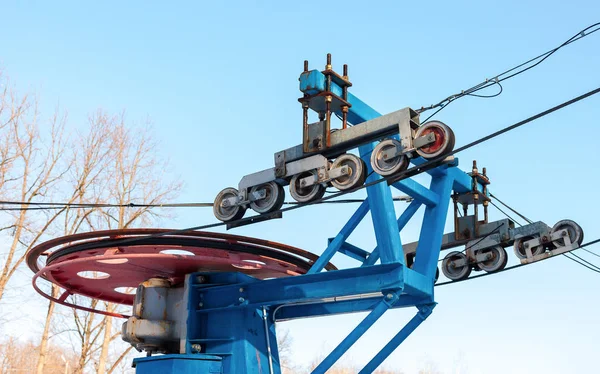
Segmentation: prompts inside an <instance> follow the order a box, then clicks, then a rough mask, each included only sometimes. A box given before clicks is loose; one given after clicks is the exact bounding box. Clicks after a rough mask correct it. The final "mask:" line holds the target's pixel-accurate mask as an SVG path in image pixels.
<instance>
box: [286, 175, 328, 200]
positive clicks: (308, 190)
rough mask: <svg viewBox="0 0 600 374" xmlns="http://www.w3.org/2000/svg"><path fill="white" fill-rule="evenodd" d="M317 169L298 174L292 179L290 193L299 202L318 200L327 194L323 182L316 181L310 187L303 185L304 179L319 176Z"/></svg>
mask: <svg viewBox="0 0 600 374" xmlns="http://www.w3.org/2000/svg"><path fill="white" fill-rule="evenodd" d="M317 174H318V173H317V171H316V170H311V171H307V172H304V173H300V174H296V175H294V176H293V177H292V179H291V180H290V195H291V196H292V198H293V199H294V200H296V201H297V202H299V203H307V202H309V201H313V200H317V199H320V198H322V197H323V195H324V194H325V187H324V186H323V185H322V184H321V183H315V184H313V185H310V186H308V187H305V186H303V185H302V179H304V178H307V177H310V176H314V177H315V179H316V177H317Z"/></svg>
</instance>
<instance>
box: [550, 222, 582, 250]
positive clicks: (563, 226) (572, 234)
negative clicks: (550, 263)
mask: <svg viewBox="0 0 600 374" xmlns="http://www.w3.org/2000/svg"><path fill="white" fill-rule="evenodd" d="M560 230H567V232H568V233H569V240H571V243H577V244H578V245H581V243H583V229H582V228H581V226H579V225H578V224H577V223H575V222H574V221H571V220H570V219H563V220H562V221H558V222H557V223H556V224H555V225H554V226H553V227H552V231H551V233H552V234H554V233H555V232H557V231H560ZM552 244H553V245H554V246H555V247H556V248H560V247H564V246H565V240H564V239H556V240H553V241H552Z"/></svg>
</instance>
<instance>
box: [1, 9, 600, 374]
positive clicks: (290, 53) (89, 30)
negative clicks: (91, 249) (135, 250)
mask: <svg viewBox="0 0 600 374" xmlns="http://www.w3.org/2000/svg"><path fill="white" fill-rule="evenodd" d="M599 10H600V6H599V5H598V2H595V1H569V2H564V1H543V2H542V1H529V2H524V1H502V2H499V1H489V2H479V1H472V2H471V1H469V2H460V1H459V2H440V3H438V4H434V3H422V2H412V3H406V4H405V3H402V2H386V1H383V2H352V1H346V2H336V1H329V2H327V3H322V2H310V1H308V2H302V3H298V2H266V1H246V2H206V3H205V2H179V3H177V4H174V3H167V2H135V1H133V2H127V3H125V2H117V1H107V2H102V3H96V4H94V5H90V4H84V3H81V2H75V1H72V2H68V1H65V2H60V3H59V2H41V1H23V2H18V3H9V4H7V3H4V4H3V5H2V6H0V20H1V25H2V26H1V28H0V33H1V34H0V40H1V42H0V67H1V68H2V70H3V72H4V74H5V75H7V76H8V77H9V78H10V79H11V81H12V82H13V83H14V84H16V85H17V86H18V87H19V88H20V89H21V90H35V91H37V92H38V93H39V94H40V97H41V104H42V110H43V112H45V113H46V114H49V113H50V111H51V110H52V109H53V108H54V107H55V106H56V105H57V104H58V105H60V106H61V107H62V108H63V109H65V110H68V112H69V125H70V126H73V127H78V126H83V125H84V124H85V120H86V117H87V114H88V113H90V112H92V111H94V110H95V109H97V108H103V109H105V110H108V111H110V112H121V111H123V110H125V111H126V115H127V118H128V120H129V121H131V122H132V123H135V122H142V121H143V120H145V119H146V118H150V119H151V120H152V122H153V123H154V136H155V137H156V139H159V143H160V148H159V149H157V152H158V153H159V154H161V155H163V157H165V158H168V159H169V160H170V163H171V165H172V168H171V170H168V172H167V173H166V177H167V178H168V177H171V176H179V177H181V179H182V180H183V181H184V183H185V188H184V190H183V192H182V194H181V196H180V198H179V200H180V201H212V199H213V198H214V196H215V195H216V193H217V192H218V191H219V190H221V189H222V188H224V187H227V186H234V185H236V184H237V182H238V181H239V178H240V177H241V176H243V175H245V174H248V173H250V172H254V171H256V170H261V169H263V168H266V167H269V166H270V165H271V162H272V155H273V153H274V152H276V151H278V150H281V149H284V148H286V147H289V146H291V145H295V144H297V143H299V141H300V137H301V108H300V105H299V104H298V103H297V101H296V99H297V98H298V97H299V94H300V92H299V91H298V81H297V78H298V75H299V73H300V72H301V69H302V61H303V60H304V59H308V60H309V61H310V62H311V67H317V68H322V67H323V65H324V62H325V61H324V58H325V54H326V53H327V52H330V53H332V54H333V63H334V66H335V67H336V68H337V69H341V64H343V63H348V64H349V74H350V79H351V80H352V82H353V83H354V86H353V87H352V92H353V93H354V94H355V95H357V96H359V97H360V98H362V99H363V100H364V101H366V102H367V103H369V104H370V105H372V106H373V107H374V108H376V109H377V110H378V111H380V112H382V113H387V112H391V111H394V110H397V109H400V108H403V107H406V106H412V107H414V108H418V107H420V106H422V105H428V104H431V103H433V102H436V101H438V100H439V99H441V98H443V97H445V96H447V95H449V94H451V93H454V92H456V91H459V90H461V89H465V88H468V87H470V86H472V85H473V84H475V83H478V82H480V81H481V80H483V79H484V78H486V77H490V76H493V75H494V74H496V73H499V72H501V71H504V70H505V69H507V68H509V67H511V66H513V65H515V64H517V63H520V62H522V61H524V60H526V59H528V58H530V57H533V56H536V55H538V54H540V53H542V52H545V51H546V50H548V49H550V48H553V47H554V46H556V45H558V44H560V43H562V42H563V41H564V40H566V39H567V38H569V37H571V36H572V35H573V34H575V33H576V32H578V31H579V30H581V29H583V28H584V27H586V26H588V25H590V24H592V23H595V22H598V20H599V19H598V14H600V12H599ZM598 66H600V33H598V34H594V35H592V36H590V37H588V38H585V39H583V40H582V41H580V42H577V43H575V44H573V45H570V46H568V47H566V48H565V49H563V50H561V51H560V52H558V53H557V54H555V55H554V56H552V57H550V58H549V59H548V60H547V61H546V62H545V63H544V64H542V65H540V66H539V67H538V68H536V69H534V70H531V71H529V72H527V73H526V74H523V75H521V76H519V77H518V78H516V79H514V80H510V81H507V82H506V84H505V85H504V90H505V91H504V93H503V94H502V95H501V96H499V97H497V98H494V99H490V100H485V99H475V98H465V99H462V100H460V101H458V102H456V103H454V104H452V106H450V107H448V108H447V109H445V110H444V111H442V112H441V113H440V114H439V115H438V116H436V118H437V119H439V120H442V121H444V122H445V123H446V124H448V125H449V126H451V127H452V128H453V130H454V132H455V133H456V137H457V145H462V144H465V143H467V142H469V141H471V140H474V139H477V138H478V137H480V136H482V135H485V134H487V133H490V132H492V131H494V130H497V129H499V128H501V127H503V126H506V125H509V124H512V123H514V122H516V121H518V120H520V119H523V118H525V117H528V116H529V115H532V114H535V113H537V112H539V111H541V110H544V109H546V108H548V107H550V106H553V105H556V104H558V103H560V102H562V101H565V100H568V99H570V98H572V97H574V96H577V95H579V94H581V93H584V92H587V91H589V90H591V89H594V88H596V87H597V85H598V82H599V81H598ZM43 114H44V113H43ZM598 118H600V98H598V97H593V98H590V99H588V100H586V101H584V102H581V103H578V104H576V105H573V106H571V107H569V108H567V109H565V110H562V111H560V112H558V113H555V114H552V115H551V116H548V117H545V118H544V119H541V120H539V121H536V122H535V123H532V124H531V125H528V126H526V127H524V128H520V129H518V130H516V131H513V132H510V133H508V134H506V135H503V136H501V137H499V138H496V139H494V140H492V141H489V142H487V143H485V144H483V145H481V146H478V147H475V148H472V149H469V150H468V151H465V152H464V153H462V154H461V155H460V160H461V161H462V168H463V169H465V170H466V169H468V167H469V165H470V162H471V160H473V159H477V160H478V163H479V165H480V166H487V168H488V174H489V175H490V178H491V180H492V185H491V186H490V189H491V190H492V192H493V193H495V194H496V195H497V196H498V197H500V198H504V200H505V201H506V202H508V203H509V204H511V205H513V206H515V207H516V208H517V209H519V210H520V211H522V212H523V213H524V214H525V215H526V216H529V217H530V218H532V219H536V220H542V221H544V222H546V223H548V224H549V225H553V224H554V223H555V222H557V221H558V220H560V219H564V218H570V219H573V220H575V221H577V222H578V223H579V224H580V225H581V226H582V227H583V229H584V230H585V232H586V238H588V239H595V238H597V237H598V236H600V230H599V229H598V228H597V217H596V216H597V210H598V208H599V207H600V204H599V203H598V202H597V200H596V199H595V198H594V197H595V193H596V191H597V185H596V183H599V182H600V179H599V178H598V165H597V162H598V156H599V149H600V147H598V146H597V144H595V140H596V139H600V129H599V127H598ZM402 208H403V205H402V203H399V204H398V205H397V210H398V211H400V210H401V209H402ZM352 209H353V207H351V206H337V205H336V206H321V207H311V208H306V209H302V210H299V211H295V212H290V213H288V214H286V215H285V218H284V219H283V220H277V221H273V222H268V223H263V224H260V225H254V226H249V227H245V228H241V229H239V230H236V232H235V233H237V234H241V235H249V236H257V237H261V238H266V239H272V240H277V241H281V242H284V243H287V244H291V245H295V246H298V247H301V248H304V249H307V250H310V251H313V252H315V253H320V252H321V251H322V250H323V249H324V247H325V244H326V239H327V238H328V237H330V236H333V235H335V234H336V233H337V231H338V230H339V229H340V228H341V226H342V225H343V224H344V222H345V221H344V219H343V217H347V216H349V215H350V214H351V212H352ZM499 218H502V216H501V214H500V213H499V212H497V211H493V210H491V219H499ZM213 221H214V218H213V217H212V213H211V211H210V210H201V209H199V210H189V209H188V210H180V211H178V212H177V215H176V217H174V218H173V219H169V220H166V221H164V222H162V225H163V226H165V227H173V228H182V227H188V226H195V225H199V224H203V223H211V222H213ZM365 222H366V223H367V224H363V225H361V226H360V227H359V229H358V230H357V231H356V232H355V234H354V235H353V236H352V242H353V243H354V244H357V245H360V246H364V247H367V248H368V247H370V246H372V245H373V244H374V242H373V236H372V232H371V231H372V229H371V227H370V223H369V222H370V220H369V219H366V220H365ZM447 228H448V229H450V226H449V225H448V226H447ZM418 233H419V220H418V219H417V220H414V222H413V223H412V224H411V225H409V226H408V227H407V228H406V229H405V230H404V231H403V232H402V235H401V236H402V239H403V241H405V242H408V241H413V240H416V239H417V238H418ZM592 249H594V250H596V251H598V248H592ZM511 255H512V254H511ZM581 256H583V257H585V258H587V259H588V260H590V261H594V260H598V259H597V258H594V257H592V256H590V255H588V254H586V253H582V254H581ZM333 262H334V263H336V264H338V265H339V266H351V265H352V262H351V261H349V260H346V259H344V258H341V257H339V258H338V257H335V258H334V261H333ZM514 262H515V261H514V259H513V258H512V257H511V262H509V264H511V263H514ZM598 262H600V261H596V263H598ZM599 277H600V274H597V273H593V272H591V271H589V270H586V269H584V268H582V267H580V266H578V265H576V264H574V263H572V262H570V261H569V260H567V259H565V258H557V259H552V260H550V261H545V262H543V263H541V264H535V265H532V266H529V267H525V268H520V269H518V270H515V271H511V272H506V273H503V274H500V275H497V276H492V277H487V278H484V279H480V280H476V281H471V282H466V283H461V284H457V285H450V286H444V287H443V288H439V289H437V290H436V298H437V301H438V303H439V305H438V307H437V308H436V309H435V311H434V313H433V314H432V316H431V317H430V318H429V319H428V320H427V322H426V323H424V324H423V325H422V326H421V327H420V328H419V329H418V330H417V332H416V333H414V334H413V335H412V336H411V337H410V338H409V339H408V340H407V341H406V342H405V343H404V344H403V345H402V346H401V347H400V348H399V349H398V350H396V352H395V353H394V354H393V355H392V356H391V357H390V358H389V360H388V361H387V362H386V363H387V365H388V367H394V368H399V369H402V370H405V371H406V372H407V373H416V371H417V370H418V369H419V368H422V367H424V366H427V365H429V364H431V365H434V366H435V367H437V369H438V370H439V371H440V372H443V373H460V372H469V373H507V372H510V373H534V372H544V373H580V372H597V371H598V369H597V366H598V356H597V350H598V347H599V345H598V342H597V336H599V335H600V322H599V321H598V318H597V316H596V314H597V313H596V311H597V310H598V308H600V291H599V288H598V286H597V284H598V281H600V278H599ZM18 283H22V284H26V282H21V281H19V282H18ZM411 313H412V311H410V312H409V311H405V310H397V311H393V312H390V313H388V315H386V316H384V317H383V318H382V319H381V320H380V321H379V323H378V324H377V325H376V326H375V327H374V328H373V329H372V330H371V331H370V332H369V333H368V334H367V335H366V336H365V337H364V338H363V340H361V341H360V342H359V344H358V345H357V346H356V347H355V348H353V349H352V350H351V351H350V352H349V354H348V355H347V356H345V357H344V360H347V361H348V362H352V363H355V364H357V365H360V364H364V363H366V362H367V361H368V360H369V358H370V357H372V356H373V354H374V353H375V352H376V351H377V350H378V348H379V347H381V346H383V345H384V344H385V342H387V339H388V338H389V337H391V336H393V335H394V334H395V332H396V331H397V330H398V329H399V328H400V327H401V326H402V325H403V324H404V322H405V321H406V320H408V319H409V318H410V317H411ZM36 318H37V317H36ZM40 318H41V317H40ZM361 318H362V315H346V316H335V317H327V318H322V319H311V320H300V321H294V322H287V323H283V324H282V327H283V328H286V329H289V330H290V333H291V335H292V337H293V338H294V358H295V360H296V362H297V363H299V364H306V363H308V362H310V361H311V359H312V358H313V357H314V356H316V355H325V354H326V353H327V352H328V350H329V349H331V348H333V347H334V346H335V344H336V343H337V342H339V341H340V340H341V339H342V338H343V336H345V334H347V333H348V332H349V331H350V330H351V329H352V328H353V327H354V326H355V325H356V323H358V321H359V320H360V319H361Z"/></svg>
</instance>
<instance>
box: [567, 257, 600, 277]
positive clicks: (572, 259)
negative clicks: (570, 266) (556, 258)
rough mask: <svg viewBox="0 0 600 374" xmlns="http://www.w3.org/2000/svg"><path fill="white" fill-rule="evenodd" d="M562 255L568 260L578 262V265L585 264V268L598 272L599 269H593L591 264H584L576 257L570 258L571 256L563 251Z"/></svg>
mask: <svg viewBox="0 0 600 374" xmlns="http://www.w3.org/2000/svg"><path fill="white" fill-rule="evenodd" d="M571 254H573V253H571ZM563 255H564V256H565V257H566V258H568V259H569V260H571V261H573V262H576V263H578V264H579V265H581V266H585V267H586V268H588V269H590V270H591V271H595V272H596V273H600V271H599V270H597V269H594V268H593V267H591V266H588V265H586V264H584V263H583V262H579V261H577V260H576V259H574V258H572V257H569V256H567V254H566V253H563Z"/></svg>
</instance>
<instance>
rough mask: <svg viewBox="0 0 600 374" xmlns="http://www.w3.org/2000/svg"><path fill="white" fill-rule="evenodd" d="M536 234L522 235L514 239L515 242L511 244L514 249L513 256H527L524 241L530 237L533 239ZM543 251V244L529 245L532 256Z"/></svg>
mask: <svg viewBox="0 0 600 374" xmlns="http://www.w3.org/2000/svg"><path fill="white" fill-rule="evenodd" d="M537 237H538V236H533V235H532V236H524V237H521V238H518V239H515V243H514V245H513V248H514V250H515V256H517V257H518V258H519V259H521V260H522V259H525V258H527V251H526V248H525V242H526V241H528V240H531V239H535V238H537ZM542 253H544V246H543V245H541V244H540V245H536V246H533V247H531V255H532V256H537V255H539V254H542Z"/></svg>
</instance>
